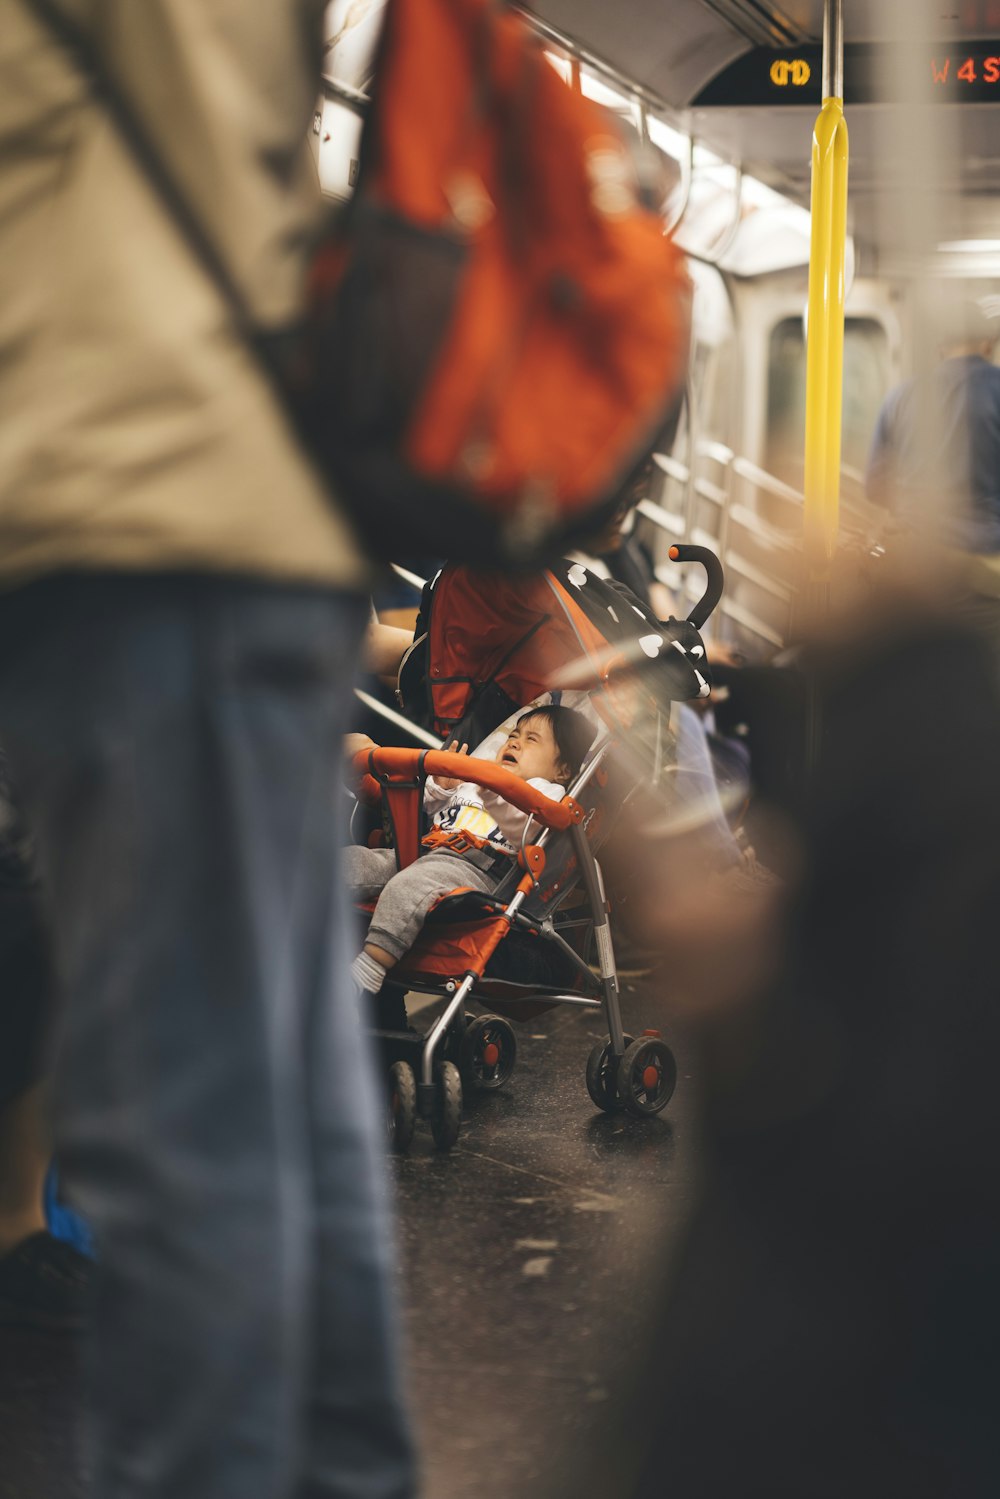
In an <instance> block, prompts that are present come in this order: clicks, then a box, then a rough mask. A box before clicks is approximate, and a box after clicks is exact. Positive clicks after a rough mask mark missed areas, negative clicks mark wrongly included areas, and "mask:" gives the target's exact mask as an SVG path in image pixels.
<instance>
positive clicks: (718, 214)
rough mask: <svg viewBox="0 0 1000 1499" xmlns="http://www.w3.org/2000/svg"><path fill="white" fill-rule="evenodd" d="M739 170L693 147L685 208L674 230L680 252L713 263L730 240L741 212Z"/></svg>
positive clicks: (703, 150)
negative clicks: (684, 251) (685, 251)
mask: <svg viewBox="0 0 1000 1499" xmlns="http://www.w3.org/2000/svg"><path fill="white" fill-rule="evenodd" d="M739 189H740V174H739V170H738V168H736V167H734V166H732V165H730V163H729V162H725V161H722V160H720V158H719V157H718V156H715V155H714V154H713V153H712V152H711V151H707V150H706V149H705V148H704V147H703V146H695V148H694V152H693V156H692V166H691V188H690V192H689V194H688V202H687V208H686V209H685V211H684V216H683V218H682V219H681V221H680V224H679V225H678V227H677V231H676V238H677V243H678V244H679V245H680V247H681V249H683V250H687V251H688V252H689V253H690V254H692V255H701V256H704V258H705V259H706V260H715V259H717V258H718V256H719V255H721V254H723V253H724V251H725V250H726V248H727V247H728V245H729V244H730V243H731V241H732V236H733V232H734V230H735V228H736V225H737V223H738V219H739V211H740V191H739Z"/></svg>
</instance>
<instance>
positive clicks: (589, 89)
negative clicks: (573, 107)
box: [580, 66, 642, 130]
mask: <svg viewBox="0 0 1000 1499" xmlns="http://www.w3.org/2000/svg"><path fill="white" fill-rule="evenodd" d="M580 92H581V94H583V96H584V98H585V99H593V101H594V103H595V104H603V105H604V108H605V109H610V110H611V111H612V113H613V114H616V115H618V116H619V118H620V119H623V120H628V121H629V123H630V124H632V125H634V126H635V128H636V129H637V130H638V129H639V127H640V124H641V121H642V110H641V106H640V104H639V101H638V99H636V98H635V97H634V96H630V95H628V94H622V93H619V91H618V90H617V89H613V88H611V86H610V85H609V84H607V83H605V82H604V81H603V79H601V78H598V77H597V75H596V73H592V72H591V71H590V70H589V68H586V67H582V66H581V68H580Z"/></svg>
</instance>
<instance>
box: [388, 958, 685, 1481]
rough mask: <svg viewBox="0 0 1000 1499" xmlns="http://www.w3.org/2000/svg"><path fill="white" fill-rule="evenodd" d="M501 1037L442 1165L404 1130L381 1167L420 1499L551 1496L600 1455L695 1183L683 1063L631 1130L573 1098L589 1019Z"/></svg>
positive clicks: (594, 1018)
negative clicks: (670, 1094) (397, 1252)
mask: <svg viewBox="0 0 1000 1499" xmlns="http://www.w3.org/2000/svg"><path fill="white" fill-rule="evenodd" d="M622 1009H623V1018H624V1020H625V1025H626V1029H631V1030H632V1031H633V1033H637V1032H638V1031H640V1030H642V1029H643V1028H644V1027H645V1026H647V1025H655V1024H656V1023H657V1019H658V1016H657V1004H656V1000H655V996H653V995H651V994H649V993H644V992H642V991H641V990H640V991H638V992H637V991H636V990H633V989H630V987H626V989H625V992H624V994H623V1004H622ZM425 1020H426V1016H425V1015H418V1016H417V1017H416V1023H418V1024H420V1025H421V1027H423V1024H424V1022H425ZM517 1034H518V1043H519V1057H518V1065H517V1069H516V1071H515V1073H514V1076H513V1077H512V1078H511V1080H510V1082H509V1083H508V1084H507V1086H506V1088H505V1089H504V1090H503V1091H502V1092H497V1093H492V1094H477V1095H473V1097H472V1098H471V1100H469V1101H468V1102H467V1108H466V1116H465V1120H464V1123H463V1127H462V1133H461V1135H460V1137H459V1142H458V1145H457V1146H456V1147H455V1149H454V1150H453V1151H452V1152H451V1154H450V1155H447V1156H442V1155H439V1154H438V1153H437V1152H436V1151H435V1150H434V1148H433V1143H432V1140H431V1136H430V1132H429V1129H428V1127H427V1126H426V1125H422V1124H420V1123H418V1126H417V1134H416V1137H415V1139H414V1142H413V1146H412V1148H411V1151H410V1154H409V1155H408V1156H406V1157H404V1158H400V1159H397V1160H394V1161H393V1163H392V1166H393V1171H394V1175H395V1179H396V1183H397V1188H398V1194H399V1211H400V1239H401V1270H402V1288H403V1296H404V1301H405V1306H406V1335H407V1338H408V1343H409V1346H408V1350H407V1353H408V1362H409V1367H410V1370H411V1393H412V1400H413V1406H414V1410H415V1414H416V1419H417V1425H418V1431H419V1433H420V1437H421V1441H422V1447H423V1458H424V1475H425V1488H426V1495H427V1499H466V1496H471V1495H477V1496H482V1499H515V1496H517V1499H536V1496H539V1499H541V1496H545V1499H550V1496H553V1495H559V1494H562V1493H567V1494H568V1490H567V1489H566V1488H565V1486H564V1483H563V1482H562V1475H563V1473H564V1472H566V1473H568V1471H569V1461H568V1460H569V1457H570V1455H571V1454H572V1456H573V1459H574V1462H579V1460H580V1455H581V1447H583V1448H584V1449H586V1447H587V1445H588V1444H594V1446H595V1449H596V1448H599V1447H600V1446H601V1445H602V1444H604V1442H605V1439H606V1437H607V1434H608V1430H607V1423H608V1422H609V1421H610V1420H612V1419H613V1417H612V1415H611V1400H610V1397H611V1396H612V1395H613V1394H614V1392H615V1388H616V1384H617V1382H618V1380H619V1378H620V1375H621V1372H622V1369H623V1367H624V1366H625V1365H626V1364H627V1363H628V1361H629V1360H630V1358H632V1357H633V1356H634V1351H635V1350H636V1348H637V1347H639V1346H640V1345H641V1342H642V1335H643V1330H644V1323H645V1320H646V1318H647V1316H648V1311H649V1307H650V1304H651V1295H650V1291H651V1287H652V1285H653V1284H654V1283H658V1282H659V1280H660V1277H661V1276H662V1270H663V1265H664V1263H665V1261H666V1258H667V1256H668V1255H669V1252H670V1246H671V1242H672V1239H673V1236H674V1235H675V1233H676V1230H677V1228H678V1227H679V1225H680V1224H681V1223H682V1221H683V1219H684V1216H685V1214H686V1211H687V1209H688V1205H689V1202H690V1198H691V1194H692V1190H693V1187H694V1182H695V1162H696V1159H697V1148H696V1143H695V1141H694V1138H693V1133H694V1131H693V1114H694V1099H693V1086H692V1081H691V1078H690V1076H689V1075H686V1074H688V1073H689V1068H688V1067H687V1066H686V1064H685V1063H686V1059H685V1057H684V1055H683V1053H682V1052H678V1062H679V1072H680V1076H679V1082H678V1087H677V1091H676V1093H675V1095H674V1098H673V1100H672V1101H671V1104H670V1105H669V1106H668V1108H667V1110H666V1112H665V1113H664V1114H663V1115H661V1116H660V1117H659V1118H656V1119H650V1120H634V1119H630V1118H626V1117H624V1116H622V1115H604V1114H600V1113H598V1112H597V1111H596V1110H595V1108H594V1106H593V1104H592V1103H591V1101H590V1098H589V1096H588V1094H587V1091H586V1086H585V1083H584V1070H585V1066H586V1060H587V1055H588V1053H589V1051H590V1049H591V1047H592V1045H593V1043H594V1040H595V1039H597V1038H600V1039H605V1037H606V1032H605V1031H603V1029H602V1026H601V1019H600V1016H599V1015H598V1014H597V1012H589V1013H588V1012H583V1011H579V1010H573V1009H570V1008H568V1007H567V1008H562V1009H558V1010H552V1011H550V1012H549V1013H548V1014H546V1015H545V1016H543V1017H541V1018H540V1019H538V1020H535V1021H532V1022H530V1023H529V1024H528V1025H525V1026H519V1027H518V1028H517ZM668 1039H670V1041H671V1044H675V1038H674V1037H672V1036H671V1037H669V1038H668ZM567 1482H568V1478H567Z"/></svg>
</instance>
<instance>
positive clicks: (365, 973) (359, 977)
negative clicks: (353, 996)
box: [351, 950, 389, 994]
mask: <svg viewBox="0 0 1000 1499" xmlns="http://www.w3.org/2000/svg"><path fill="white" fill-rule="evenodd" d="M388 971H389V970H388V969H387V968H383V967H382V964H381V963H379V962H376V960H375V959H374V958H373V957H372V956H371V954H370V953H366V952H364V951H363V950H362V951H361V952H359V953H358V955H357V957H356V958H355V959H354V962H353V963H352V964H351V978H352V979H353V980H354V982H355V983H356V984H357V986H358V988H359V989H363V990H364V991H365V993H366V994H377V993H378V991H379V990H380V989H381V987H382V985H383V984H384V983H385V976H386V974H387V973H388Z"/></svg>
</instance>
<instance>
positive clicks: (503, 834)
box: [424, 776, 566, 854]
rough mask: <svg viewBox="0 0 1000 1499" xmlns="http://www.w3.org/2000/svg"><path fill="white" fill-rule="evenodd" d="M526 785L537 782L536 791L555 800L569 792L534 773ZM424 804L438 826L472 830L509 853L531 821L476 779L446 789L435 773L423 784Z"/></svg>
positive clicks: (449, 830)
mask: <svg viewBox="0 0 1000 1499" xmlns="http://www.w3.org/2000/svg"><path fill="white" fill-rule="evenodd" d="M526 785H528V786H534V788H535V790H536V791H540V792H541V793H542V795H543V796H547V797H549V799H550V800H551V801H554V802H561V801H562V799H563V797H564V796H565V795H566V791H565V788H564V787H562V786H560V785H559V784H558V783H557V782H556V781H545V780H543V779H542V777H541V776H532V778H531V780H530V781H527V782H526ZM424 807H425V808H426V810H427V811H428V812H432V813H433V823H434V826H435V827H436V828H441V830H442V831H443V832H445V833H470V834H471V835H472V836H473V837H474V838H481V839H482V840H483V842H484V843H488V844H489V845H490V847H491V848H495V849H498V850H500V851H502V852H503V853H506V854H516V853H517V851H518V849H519V848H520V846H521V836H522V834H523V833H524V826H525V823H526V822H527V821H528V814H527V812H522V811H521V810H520V808H518V807H513V806H511V804H510V802H508V801H505V800H504V798H503V797H502V796H499V795H498V794H497V792H495V791H488V790H487V789H486V788H485V787H484V786H477V785H476V783H475V781H460V782H459V784H458V785H457V786H456V787H455V789H454V791H447V790H445V789H444V788H443V787H441V786H439V785H438V784H437V782H436V781H435V780H434V778H433V776H428V777H427V781H426V783H425V785H424Z"/></svg>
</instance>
